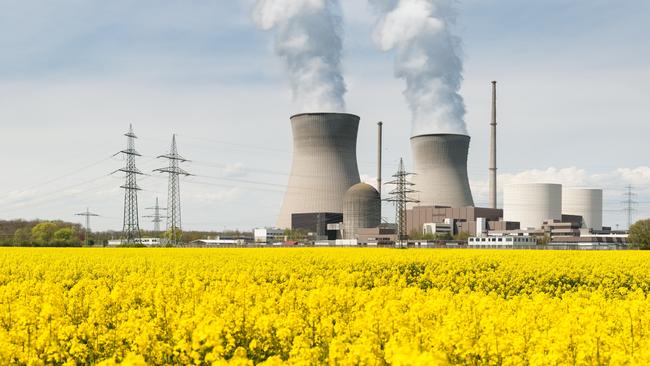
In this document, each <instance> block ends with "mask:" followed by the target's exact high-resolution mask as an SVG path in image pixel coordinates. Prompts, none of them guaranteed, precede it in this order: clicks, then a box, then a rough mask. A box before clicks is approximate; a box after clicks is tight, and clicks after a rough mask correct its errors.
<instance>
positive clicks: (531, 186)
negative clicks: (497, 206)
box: [503, 183, 562, 229]
mask: <svg viewBox="0 0 650 366" xmlns="http://www.w3.org/2000/svg"><path fill="white" fill-rule="evenodd" d="M503 220H504V221H515V222H519V227H520V228H521V229H527V228H535V229H539V228H541V227H542V224H543V223H544V221H548V220H562V185H560V184H552V183H527V184H508V185H506V186H505V187H503Z"/></svg>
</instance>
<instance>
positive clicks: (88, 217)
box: [75, 207, 99, 246]
mask: <svg viewBox="0 0 650 366" xmlns="http://www.w3.org/2000/svg"><path fill="white" fill-rule="evenodd" d="M75 215H76V216H85V217H86V233H85V235H84V243H85V245H86V246H88V239H89V237H90V217H91V216H99V215H97V214H94V213H92V212H90V210H88V207H86V212H81V213H78V214H75Z"/></svg>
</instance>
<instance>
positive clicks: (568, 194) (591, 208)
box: [562, 187, 603, 230]
mask: <svg viewBox="0 0 650 366" xmlns="http://www.w3.org/2000/svg"><path fill="white" fill-rule="evenodd" d="M562 213H563V214H565V215H580V216H582V227H583V228H587V229H593V230H602V228H603V190H602V189H594V188H578V187H563V188H562Z"/></svg>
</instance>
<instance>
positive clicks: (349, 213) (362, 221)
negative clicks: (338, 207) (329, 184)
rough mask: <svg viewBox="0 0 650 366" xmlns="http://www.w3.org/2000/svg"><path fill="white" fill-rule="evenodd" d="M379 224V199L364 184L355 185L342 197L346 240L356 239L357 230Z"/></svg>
mask: <svg viewBox="0 0 650 366" xmlns="http://www.w3.org/2000/svg"><path fill="white" fill-rule="evenodd" d="M380 222H381V198H380V196H379V192H377V190H376V189H375V188H374V187H373V186H371V185H369V184H366V183H357V184H355V185H353V186H352V187H350V189H348V191H347V192H345V195H344V196H343V226H344V230H345V231H344V232H345V235H344V236H345V238H346V239H356V235H357V232H358V230H359V229H365V228H375V227H378V226H379V224H380Z"/></svg>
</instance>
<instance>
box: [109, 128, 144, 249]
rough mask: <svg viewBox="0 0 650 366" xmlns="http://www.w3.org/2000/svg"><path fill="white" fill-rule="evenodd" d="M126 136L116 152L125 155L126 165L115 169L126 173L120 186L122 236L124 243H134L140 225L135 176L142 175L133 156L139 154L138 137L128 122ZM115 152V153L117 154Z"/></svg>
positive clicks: (138, 235)
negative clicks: (123, 143) (123, 148)
mask: <svg viewBox="0 0 650 366" xmlns="http://www.w3.org/2000/svg"><path fill="white" fill-rule="evenodd" d="M124 136H126V138H127V139H126V150H122V151H120V152H118V153H117V154H124V156H125V157H126V165H125V166H124V168H120V169H118V170H116V172H117V171H120V172H124V173H126V176H125V181H124V185H122V186H121V187H120V188H123V189H124V221H123V223H122V236H123V240H124V243H126V244H135V243H136V239H137V240H138V241H139V239H140V225H139V224H138V191H139V190H140V188H139V187H138V184H137V182H136V177H137V176H138V175H142V172H141V171H139V170H138V168H136V166H135V158H136V157H137V156H141V155H140V153H138V152H137V151H136V150H135V139H137V138H138V137H137V136H136V135H135V134H134V133H133V126H131V125H130V124H129V132H127V133H125V134H124ZM117 154H115V155H117Z"/></svg>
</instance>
